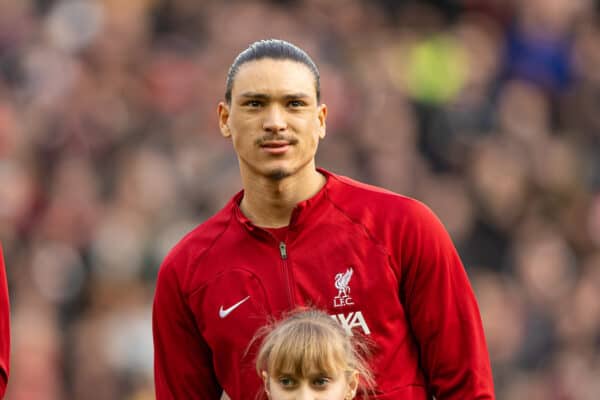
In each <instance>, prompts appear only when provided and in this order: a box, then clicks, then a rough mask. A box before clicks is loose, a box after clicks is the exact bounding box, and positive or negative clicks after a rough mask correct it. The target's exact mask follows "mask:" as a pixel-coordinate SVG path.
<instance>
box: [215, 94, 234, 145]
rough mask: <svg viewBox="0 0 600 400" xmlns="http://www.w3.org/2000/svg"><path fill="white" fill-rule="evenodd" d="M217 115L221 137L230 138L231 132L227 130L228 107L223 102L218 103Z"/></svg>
mask: <svg viewBox="0 0 600 400" xmlns="http://www.w3.org/2000/svg"><path fill="white" fill-rule="evenodd" d="M217 114H218V116H219V129H220V130H221V135H223V136H224V137H227V138H228V137H231V131H230V130H229V106H228V105H227V104H226V103H225V102H223V101H222V102H220V103H219V106H218V107H217Z"/></svg>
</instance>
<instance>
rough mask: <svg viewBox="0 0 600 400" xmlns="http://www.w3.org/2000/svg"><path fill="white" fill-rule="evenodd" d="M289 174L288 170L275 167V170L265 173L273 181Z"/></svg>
mask: <svg viewBox="0 0 600 400" xmlns="http://www.w3.org/2000/svg"><path fill="white" fill-rule="evenodd" d="M290 175H291V173H290V172H289V171H286V170H284V169H276V170H273V171H270V172H269V173H268V174H267V177H268V178H269V179H272V180H274V181H281V180H283V179H285V178H287V177H289V176H290Z"/></svg>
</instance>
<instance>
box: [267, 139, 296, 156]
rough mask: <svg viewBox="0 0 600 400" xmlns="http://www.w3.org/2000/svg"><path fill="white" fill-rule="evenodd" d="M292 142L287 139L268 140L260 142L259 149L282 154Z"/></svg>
mask: <svg viewBox="0 0 600 400" xmlns="http://www.w3.org/2000/svg"><path fill="white" fill-rule="evenodd" d="M292 144H293V143H291V142H288V141H287V140H269V141H265V142H262V143H261V144H260V147H261V149H263V150H264V151H266V152H267V153H269V154H283V153H285V152H286V151H287V150H288V149H289V148H290V146H291V145H292Z"/></svg>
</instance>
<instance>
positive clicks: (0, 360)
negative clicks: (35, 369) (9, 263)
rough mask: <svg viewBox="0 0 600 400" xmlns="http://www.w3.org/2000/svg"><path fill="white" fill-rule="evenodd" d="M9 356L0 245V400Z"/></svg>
mask: <svg viewBox="0 0 600 400" xmlns="http://www.w3.org/2000/svg"><path fill="white" fill-rule="evenodd" d="M9 356H10V306H9V303H8V287H7V284H6V272H5V269H4V256H3V254H2V246H1V245H0V399H1V398H4V393H5V392H6V385H7V384H8V371H9Z"/></svg>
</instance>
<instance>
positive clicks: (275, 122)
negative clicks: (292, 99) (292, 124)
mask: <svg viewBox="0 0 600 400" xmlns="http://www.w3.org/2000/svg"><path fill="white" fill-rule="evenodd" d="M263 129H264V130H265V131H268V132H271V133H277V132H281V131H284V130H286V129H287V122H286V121H285V113H284V111H283V110H282V109H281V107H279V106H272V107H269V109H268V111H267V115H266V116H265V120H264V122H263Z"/></svg>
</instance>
